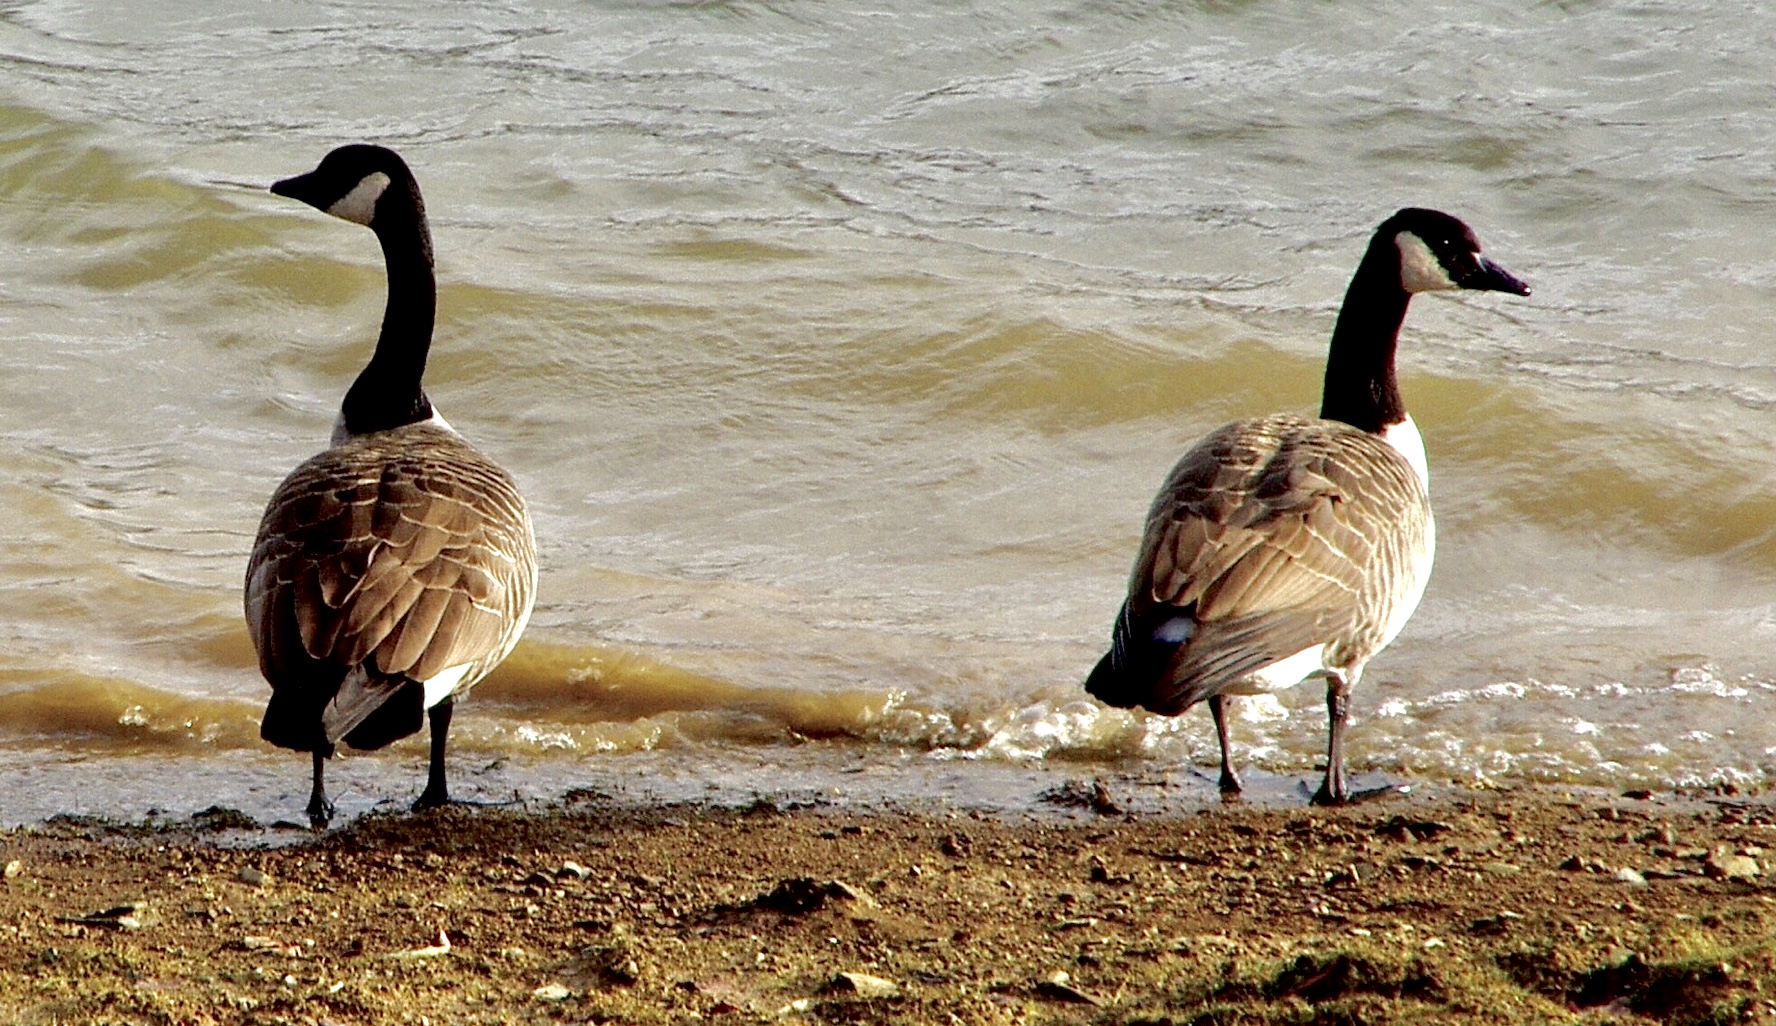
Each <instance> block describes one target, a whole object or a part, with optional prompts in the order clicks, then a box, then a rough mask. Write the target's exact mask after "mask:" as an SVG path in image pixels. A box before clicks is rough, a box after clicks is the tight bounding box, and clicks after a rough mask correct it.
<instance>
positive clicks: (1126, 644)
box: [1085, 208, 1529, 805]
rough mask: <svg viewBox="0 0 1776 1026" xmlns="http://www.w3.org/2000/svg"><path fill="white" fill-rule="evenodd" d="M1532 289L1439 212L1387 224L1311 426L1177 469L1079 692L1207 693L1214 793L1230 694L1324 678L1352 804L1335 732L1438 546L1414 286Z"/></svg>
mask: <svg viewBox="0 0 1776 1026" xmlns="http://www.w3.org/2000/svg"><path fill="white" fill-rule="evenodd" d="M1457 288H1460V289H1478V290H1487V291H1495V292H1509V293H1513V294H1515V295H1519V296H1527V295H1528V294H1529V287H1528V286H1527V285H1525V284H1524V283H1523V282H1521V281H1519V280H1518V279H1517V278H1515V277H1513V276H1512V275H1511V274H1510V273H1509V272H1507V271H1505V270H1504V269H1503V268H1501V267H1499V266H1498V265H1496V264H1494V263H1492V262H1491V261H1490V260H1488V259H1486V258H1485V257H1483V256H1481V255H1480V244H1479V242H1478V241H1476V240H1475V238H1474V233H1473V232H1472V231H1471V230H1469V228H1468V226H1467V225H1465V224H1463V223H1462V222H1461V221H1460V220H1458V219H1456V218H1454V217H1451V216H1450V215H1448V214H1445V213H1441V212H1439V211H1435V210H1425V209H1419V208H1407V209H1405V210H1401V211H1399V212H1398V213H1396V214H1394V215H1393V216H1392V217H1389V218H1388V219H1387V220H1386V221H1384V222H1382V224H1381V226H1380V227H1379V228H1377V229H1376V232H1375V235H1374V236H1373V237H1372V238H1371V240H1370V242H1369V247H1368V249H1367V251H1366V252H1365V253H1364V255H1363V258H1362V261H1361V262H1360V263H1359V264H1358V266H1357V270H1356V274H1355V275H1354V276H1353V277H1352V279H1351V283H1350V287H1349V289H1348V290H1347V291H1346V292H1345V297H1344V304H1343V306H1342V307H1341V308H1340V310H1339V314H1338V322H1337V324H1336V326H1335V327H1334V329H1333V332H1332V342H1331V348H1330V351H1329V353H1328V355H1327V358H1326V377H1325V386H1324V393H1323V396H1322V399H1321V407H1320V416H1319V417H1318V418H1310V417H1302V416H1296V415H1294V414H1274V415H1271V416H1268V417H1259V418H1255V419H1252V420H1241V421H1235V422H1234V423H1231V424H1228V425H1225V426H1223V427H1221V428H1219V429H1217V430H1215V431H1213V432H1211V433H1210V434H1209V435H1208V436H1207V437H1205V438H1204V439H1202V441H1200V442H1198V443H1197V444H1196V445H1195V446H1194V447H1193V448H1191V449H1190V451H1189V452H1187V453H1185V454H1184V456H1183V457H1182V458H1181V459H1180V460H1179V461H1178V463H1177V465H1176V466H1175V467H1174V468H1173V469H1172V472H1171V474H1170V476H1169V477H1168V478H1167V479H1166V482H1165V485H1164V487H1162V488H1161V489H1160V492H1159V495H1158V496H1157V497H1156V498H1155V499H1154V501H1153V505H1152V507H1151V509H1150V510H1149V511H1148V514H1147V526H1146V533H1145V536H1144V538H1143V540H1142V543H1141V549H1140V554H1139V556H1138V557H1137V558H1136V560H1135V567H1134V572H1133V574H1132V575H1131V579H1130V583H1129V595H1128V599H1127V601H1125V602H1124V603H1123V606H1122V610H1121V611H1120V613H1119V614H1118V616H1117V618H1116V623H1115V626H1114V628H1113V630H1112V635H1111V647H1110V651H1109V652H1108V653H1106V654H1105V655H1104V657H1103V659H1101V660H1100V661H1099V662H1098V664H1097V666H1096V668H1094V669H1093V670H1092V672H1091V675H1090V676H1089V677H1088V678H1087V680H1086V682H1085V688H1086V690H1087V691H1088V692H1090V693H1091V694H1092V695H1095V696H1096V697H1098V698H1099V699H1101V700H1103V701H1104V702H1106V703H1108V704H1110V705H1113V706H1120V707H1123V708H1132V707H1137V706H1138V707H1142V708H1146V709H1149V710H1151V711H1153V712H1156V713H1160V714H1163V715H1168V716H1175V715H1178V714H1180V713H1182V712H1184V711H1185V710H1187V709H1189V708H1190V707H1191V706H1193V705H1195V704H1197V703H1198V702H1201V701H1204V700H1207V701H1208V703H1209V711H1210V713H1211V714H1212V715H1213V717H1214V721H1215V733H1216V737H1217V740H1218V741H1219V742H1220V748H1221V777H1220V788H1221V791H1222V792H1223V793H1224V794H1227V795H1229V796H1232V795H1237V794H1238V793H1239V791H1240V780H1239V775H1238V774H1237V773H1235V771H1234V769H1233V763H1232V759H1231V757H1230V755H1229V752H1228V730H1227V699H1228V696H1230V695H1240V694H1261V693H1266V692H1271V691H1276V690H1280V689H1283V688H1288V687H1292V686H1294V685H1295V684H1297V683H1299V682H1300V681H1301V680H1303V679H1305V678H1307V677H1310V676H1322V675H1323V676H1324V677H1325V678H1326V707H1327V717H1328V721H1329V723H1328V731H1327V733H1328V739H1327V753H1326V755H1327V758H1326V776H1325V779H1324V781H1323V782H1322V783H1321V785H1320V788H1319V791H1318V792H1317V793H1316V794H1315V795H1314V797H1313V801H1314V803H1315V804H1320V805H1328V804H1339V803H1343V802H1346V801H1348V800H1349V797H1350V793H1349V788H1348V786H1347V784H1346V783H1345V778H1344V727H1345V721H1346V719H1347V717H1348V710H1349V702H1350V689H1351V688H1352V687H1353V686H1354V685H1355V684H1356V683H1357V681H1358V679H1359V678H1361V676H1362V674H1363V667H1364V664H1365V663H1367V662H1368V661H1369V659H1370V658H1371V657H1372V656H1374V655H1375V654H1376V653H1377V652H1379V651H1381V650H1382V649H1383V648H1384V647H1386V646H1387V644H1388V643H1389V642H1391V641H1392V640H1393V639H1394V637H1395V636H1396V635H1397V634H1399V632H1400V629H1401V628H1402V627H1404V626H1405V624H1406V621H1407V619H1408V618H1409V617H1411V615H1412V612H1413V610H1414V609H1415V608H1416V607H1417V606H1418V602H1419V599H1420V598H1421V597H1422V596H1423V594H1424V588H1425V584H1426V582H1427V581H1428V580H1429V578H1430V571H1431V562H1432V556H1433V553H1434V551H1435V548H1436V529H1435V524H1434V522H1433V520H1432V517H1431V505H1430V492H1429V488H1430V478H1429V473H1428V469H1427V464H1426V462H1425V453H1424V443H1423V441H1422V440H1421V439H1420V437H1419V433H1418V429H1417V427H1416V426H1415V425H1414V424H1413V422H1412V418H1411V417H1410V416H1408V415H1407V413H1406V407H1405V404H1404V402H1403V401H1402V400H1401V397H1400V389H1399V386H1398V384H1397V382H1396V381H1395V374H1394V355H1395V350H1396V348H1397V345H1398V342H1399V334H1400V326H1401V324H1402V323H1403V322H1404V320H1405V317H1406V307H1407V304H1408V303H1409V301H1410V300H1411V298H1412V296H1413V295H1414V294H1416V293H1419V292H1428V291H1433V290H1441V289H1457Z"/></svg>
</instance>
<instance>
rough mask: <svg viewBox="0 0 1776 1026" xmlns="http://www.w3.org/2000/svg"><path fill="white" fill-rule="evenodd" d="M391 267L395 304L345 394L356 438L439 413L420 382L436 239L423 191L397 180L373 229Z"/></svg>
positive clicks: (428, 342) (434, 292) (432, 308)
mask: <svg viewBox="0 0 1776 1026" xmlns="http://www.w3.org/2000/svg"><path fill="white" fill-rule="evenodd" d="M371 227H372V228H373V229H374V230H375V232H376V238H377V241H379V242H381V243H382V256H383V260H384V262H385V263H386V264H387V266H388V307H387V308H386V309H385V310H384V311H383V315H382V334H381V335H380V336H379V337H378V338H377V340H376V353H375V355H373V356H372V357H370V362H369V363H368V364H367V365H365V367H364V370H363V371H362V372H361V373H359V374H358V379H357V380H356V381H354V382H352V387H351V390H350V391H348V392H346V393H345V405H344V407H343V409H342V412H343V413H344V416H345V427H346V430H347V431H350V432H351V433H352V434H354V435H361V434H366V433H368V432H371V431H386V430H388V429H390V428H397V427H400V426H402V425H404V424H413V423H417V422H418V421H422V420H425V419H427V418H428V417H430V416H431V415H432V404H431V401H430V400H428V399H427V398H426V394H425V390H424V389H423V388H421V387H420V381H421V379H422V378H424V377H425V365H426V354H427V353H428V352H429V351H430V350H431V347H432V322H433V320H434V319H435V317H436V316H437V311H438V285H437V281H436V279H435V278H434V277H433V275H432V236H431V232H430V231H429V230H428V229H427V228H426V218H425V207H424V206H423V205H422V204H421V203H420V200H419V194H418V191H417V190H416V189H414V188H413V187H412V186H411V185H408V186H407V187H406V189H405V190H402V188H401V183H399V182H397V183H396V184H394V185H392V186H391V187H390V189H389V192H388V193H386V194H385V195H384V196H383V198H382V201H381V202H380V203H378V204H377V211H376V218H375V223H374V224H373V225H372V226H371Z"/></svg>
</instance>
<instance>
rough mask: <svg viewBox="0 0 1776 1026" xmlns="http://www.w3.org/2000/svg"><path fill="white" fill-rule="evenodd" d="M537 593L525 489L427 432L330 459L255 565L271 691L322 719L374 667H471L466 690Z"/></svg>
mask: <svg viewBox="0 0 1776 1026" xmlns="http://www.w3.org/2000/svg"><path fill="white" fill-rule="evenodd" d="M535 592H536V543H535V540H534V537H533V535H532V533H531V526H530V517H529V514H528V513H527V511H526V509H525V505H524V500H523V498H522V497H521V496H520V495H519V493H518V488H517V486H516V484H515V483H514V482H513V481H512V479H511V477H510V476H509V475H507V474H506V472H505V471H504V470H502V469H500V467H499V466H498V465H497V464H495V463H494V462H493V461H491V460H489V459H488V458H487V457H485V456H483V455H482V454H481V453H480V452H479V451H477V450H476V449H475V448H474V447H472V446H470V445H469V444H468V443H466V442H464V441H463V440H462V439H461V438H460V437H458V436H457V435H456V434H455V433H454V432H452V431H450V430H449V429H448V428H444V427H441V426H437V425H434V424H429V423H420V424H413V425H409V426H407V427H402V428H397V429H394V430H391V431H380V432H376V433H373V434H368V435H364V436H360V437H358V438H356V439H353V440H351V441H348V442H346V443H345V444H343V445H339V446H336V447H334V448H331V449H328V450H326V451H325V452H322V453H320V454H319V455H317V456H315V457H313V458H311V459H309V460H307V461H306V462H304V463H303V464H302V465H301V466H299V467H297V468H296V470H295V471H293V472H292V473H291V474H290V476H289V477H288V478H286V479H285V480H284V482H283V484H281V485H279V486H278V489H277V491H276V492H275V493H274V494H273V495H272V498H271V502H270V504H269V505H268V506H267V507H266V510H265V517H264V519H263V520H262V521H261V522H260V525H259V535H258V538H257V540H256V541H255V542H254V545H253V556H252V559H251V561H250V562H249V563H248V567H247V588H246V610H247V623H248V626H249V628H250V629H251V631H252V634H253V640H254V643H255V645H256V647H257V648H258V651H259V664H260V668H261V669H262V670H263V671H264V674H265V677H266V679H267V680H269V681H270V682H271V684H272V689H273V691H274V693H280V697H286V696H284V695H282V694H281V693H285V692H289V691H294V692H296V694H295V695H289V696H287V697H290V698H295V699H298V701H296V702H295V703H293V705H294V706H295V707H298V708H306V707H308V706H310V705H311V703H312V705H313V707H314V708H315V709H316V710H317V711H318V709H319V708H320V707H321V706H324V705H325V704H326V703H327V702H328V701H330V700H331V699H332V698H333V695H334V693H335V692H336V691H338V689H339V686H340V683H341V681H342V680H343V679H344V678H345V676H346V674H347V673H349V672H350V671H351V670H352V668H353V667H356V666H358V665H359V664H361V663H364V662H365V661H366V660H371V663H370V665H369V666H368V667H367V669H368V670H369V671H370V672H371V673H372V674H373V675H374V676H376V677H381V678H397V677H399V678H406V679H409V680H415V681H425V680H428V679H430V678H432V677H434V676H436V675H438V674H439V673H440V672H441V671H444V670H447V669H450V668H453V667H458V666H467V670H466V672H464V673H463V674H462V676H461V680H460V682H459V683H458V684H457V687H456V691H457V692H458V693H460V692H461V691H463V690H466V689H467V688H468V687H470V686H471V685H473V684H474V683H475V682H476V681H478V680H479V679H481V678H482V677H483V676H485V675H486V674H487V673H488V672H489V671H490V670H492V669H493V668H494V667H495V666H496V665H498V664H499V662H500V660H502V659H504V658H505V657H506V655H507V654H508V653H509V652H510V651H511V650H512V646H513V645H515V644H516V643H517V641H518V636H519V634H520V633H522V631H523V628H524V623H525V621H526V620H527V619H528V618H529V615H530V608H531V602H532V600H533V598H534V595H535ZM290 704H291V703H286V707H289V705H290Z"/></svg>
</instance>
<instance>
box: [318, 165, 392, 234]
mask: <svg viewBox="0 0 1776 1026" xmlns="http://www.w3.org/2000/svg"><path fill="white" fill-rule="evenodd" d="M388 187H389V176H388V175H385V174H383V173H382V172H381V171H375V172H372V173H370V174H367V175H365V176H364V180H363V181H361V182H359V183H358V184H357V187H356V188H354V189H352V191H350V192H348V193H346V194H345V196H344V197H342V198H341V199H340V200H339V201H338V202H336V203H334V204H333V205H332V206H330V207H328V208H327V213H329V214H332V215H333V216H334V217H337V218H341V219H343V220H346V221H351V222H353V223H354V224H362V225H368V224H369V223H370V222H371V220H372V219H373V218H375V217H376V201H377V200H379V199H381V198H382V194H383V193H384V192H387V191H388Z"/></svg>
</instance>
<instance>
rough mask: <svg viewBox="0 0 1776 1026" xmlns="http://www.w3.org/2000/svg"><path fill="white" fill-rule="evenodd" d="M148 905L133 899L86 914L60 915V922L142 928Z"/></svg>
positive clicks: (106, 927)
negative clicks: (126, 902) (144, 913)
mask: <svg viewBox="0 0 1776 1026" xmlns="http://www.w3.org/2000/svg"><path fill="white" fill-rule="evenodd" d="M147 908H148V906H147V905H146V904H145V903H143V902H140V901H132V902H129V903H128V904H124V905H115V906H112V907H111V908H108V909H105V910H104V911H103V912H93V913H89V914H87V915H84V916H59V917H57V921H58V922H63V923H74V924H76V925H79V926H100V927H104V928H105V929H108V930H140V929H141V928H142V920H143V916H142V913H143V912H145V911H146V910H147Z"/></svg>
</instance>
